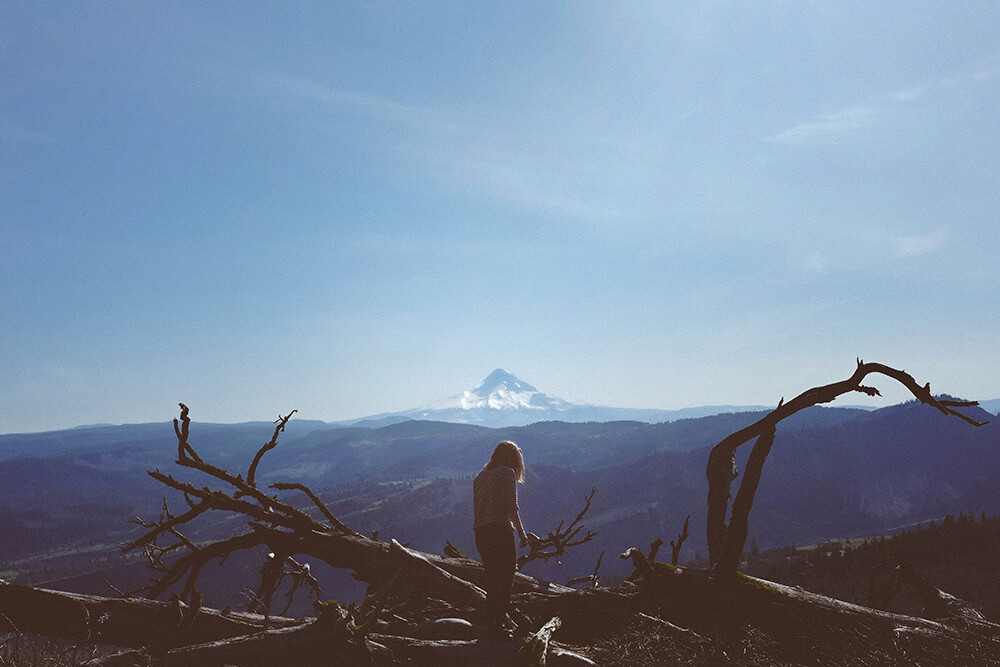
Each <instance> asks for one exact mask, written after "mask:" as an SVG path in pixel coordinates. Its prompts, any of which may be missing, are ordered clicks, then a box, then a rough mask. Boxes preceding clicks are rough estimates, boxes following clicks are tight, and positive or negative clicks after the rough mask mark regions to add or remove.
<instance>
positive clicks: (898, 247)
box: [893, 232, 945, 257]
mask: <svg viewBox="0 0 1000 667" xmlns="http://www.w3.org/2000/svg"><path fill="white" fill-rule="evenodd" d="M944 244H945V235H944V233H943V232H937V233H933V234H922V235H921V234H916V235H910V236H900V237H898V238H896V239H894V241H893V249H894V250H895V252H896V255H897V256H898V257H918V256H920V255H928V254H930V253H933V252H935V251H937V250H940V249H941V248H942V247H943V246H944Z"/></svg>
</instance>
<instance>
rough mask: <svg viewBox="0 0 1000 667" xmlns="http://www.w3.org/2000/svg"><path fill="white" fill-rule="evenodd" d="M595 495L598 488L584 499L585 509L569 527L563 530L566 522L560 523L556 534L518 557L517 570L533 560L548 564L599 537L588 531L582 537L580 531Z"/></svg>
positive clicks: (540, 541)
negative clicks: (552, 559)
mask: <svg viewBox="0 0 1000 667" xmlns="http://www.w3.org/2000/svg"><path fill="white" fill-rule="evenodd" d="M595 493H597V487H596V486H595V487H592V488H591V489H590V493H588V494H587V496H586V497H585V498H584V499H583V500H584V506H583V509H582V510H580V513H579V514H577V515H576V518H575V519H573V521H572V522H571V523H570V524H569V525H568V526H566V527H565V528H563V524H564V523H565V521H560V522H559V525H558V526H556V529H555V531H554V532H550V533H548V534H547V535H546V536H545V537H544V538H541V539H540V540H539V541H538V542H536V543H534V544H532V545H531V551H530V552H528V554H526V555H521V556H518V558H517V569H518V570H521V568H523V567H524V566H525V565H526V564H528V563H530V562H531V561H533V560H542V561H545V562H548V560H549V559H550V558H558V557H559V556H562V555H563V554H564V553H566V550H567V549H571V548H572V547H576V546H579V545H581V544H585V543H587V542H589V541H591V540H592V539H594V538H595V537H597V533H596V532H594V531H592V530H588V531H587V533H586V534H585V535H583V536H580V531H582V530H583V524H581V523H580V522H581V521H583V517H584V516H586V515H587V512H589V511H590V501H591V500H593V499H594V494H595Z"/></svg>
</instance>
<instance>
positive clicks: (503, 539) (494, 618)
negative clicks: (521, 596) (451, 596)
mask: <svg viewBox="0 0 1000 667" xmlns="http://www.w3.org/2000/svg"><path fill="white" fill-rule="evenodd" d="M476 548H477V549H478V550H479V556H480V557H481V558H482V559H483V567H484V568H485V569H486V609H485V610H484V611H485V612H486V613H485V616H486V624H487V625H490V626H493V627H502V626H503V623H504V621H505V620H506V618H507V607H508V606H509V605H510V588H511V585H512V584H513V583H514V566H515V564H516V562H517V547H516V546H515V544H514V528H513V527H512V526H511V525H510V524H509V523H508V524H503V523H489V524H486V525H485V526H480V527H479V528H476Z"/></svg>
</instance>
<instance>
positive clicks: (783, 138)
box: [771, 106, 877, 144]
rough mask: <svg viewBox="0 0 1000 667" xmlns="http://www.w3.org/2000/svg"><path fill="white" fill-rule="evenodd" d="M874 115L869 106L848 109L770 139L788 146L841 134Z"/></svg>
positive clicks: (799, 125) (800, 125)
mask: <svg viewBox="0 0 1000 667" xmlns="http://www.w3.org/2000/svg"><path fill="white" fill-rule="evenodd" d="M876 114H877V111H876V109H875V108H874V107H871V106H856V107H849V108H847V109H842V110H840V111H835V112H833V113H828V114H822V115H820V116H818V117H817V118H815V119H813V120H810V121H808V122H805V123H800V124H798V125H795V126H793V127H790V128H788V129H787V130H785V131H783V132H779V133H778V134H776V135H775V136H773V137H771V141H773V142H774V143H778V144H790V143H797V142H801V141H807V140H810V139H814V138H816V137H825V136H829V135H834V134H841V133H844V132H847V131H850V130H855V129H857V128H859V127H862V126H863V125H865V124H866V123H868V122H869V121H871V120H872V119H873V118H874V117H875V116H876Z"/></svg>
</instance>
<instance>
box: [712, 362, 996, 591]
mask: <svg viewBox="0 0 1000 667" xmlns="http://www.w3.org/2000/svg"><path fill="white" fill-rule="evenodd" d="M873 373H874V374H880V375H885V376H887V377H890V378H892V379H894V380H896V381H897V382H899V383H900V384H902V385H903V386H904V387H906V388H907V389H908V390H909V391H910V393H911V394H913V396H914V397H915V398H916V399H917V400H919V401H920V402H921V403H924V404H927V405H930V406H932V407H934V408H937V409H938V410H940V411H941V412H942V413H943V414H946V415H951V416H954V417H958V418H959V419H962V420H964V421H966V422H968V423H970V424H972V425H973V426H982V425H983V424H982V423H980V422H977V421H975V420H973V419H971V418H969V417H967V416H965V415H963V414H962V413H960V412H958V411H956V410H955V409H954V408H956V407H969V406H974V405H978V403H977V402H976V401H952V400H943V399H941V400H939V399H937V398H935V397H934V396H933V395H932V394H931V390H930V384H925V385H924V386H922V387H921V386H920V385H919V384H917V381H916V380H914V379H913V377H911V376H910V375H909V374H908V373H906V372H905V371H901V370H897V369H895V368H890V367H889V366H885V365H883V364H878V363H864V362H862V361H861V360H860V359H858V367H857V370H855V372H854V374H853V375H852V376H851V377H849V378H848V379H846V380H843V381H841V382H834V383H833V384H828V385H824V386H822V387H814V388H812V389H809V390H807V391H804V392H803V393H801V394H799V395H798V396H796V397H795V398H793V399H792V400H791V401H789V402H788V403H785V402H784V399H782V401H781V402H779V403H778V407H777V408H775V409H774V410H773V411H771V412H770V413H768V414H767V415H765V416H764V417H763V418H762V419H760V420H759V421H757V422H755V423H753V424H751V425H750V426H747V427H746V428H743V429H741V430H739V431H737V432H735V433H732V434H731V435H729V436H727V437H726V438H725V439H723V440H722V441H721V442H720V443H719V444H717V445H715V447H713V448H712V451H711V453H710V454H709V457H708V466H707V468H706V471H705V474H706V477H707V478H708V515H707V520H706V526H705V530H706V536H707V538H708V558H709V562H710V563H711V564H712V567H713V568H715V570H716V571H718V572H720V573H723V574H725V575H728V576H734V575H735V574H736V568H737V567H738V565H739V559H740V555H741V554H742V553H743V547H744V545H745V544H746V537H747V523H748V515H749V512H750V508H751V507H752V506H753V497H754V494H755V493H756V491H757V484H758V483H759V482H760V474H761V470H762V469H763V465H764V460H765V459H766V458H767V454H768V452H769V451H770V449H771V444H772V443H773V442H774V433H775V429H776V428H777V426H778V423H779V422H781V421H782V420H783V419H785V418H787V417H790V416H792V415H793V414H795V413H796V412H798V411H799V410H804V409H805V408H809V407H812V406H814V405H819V404H820V403H829V402H831V401H833V400H834V399H836V398H837V397H838V396H841V395H843V394H846V393H848V392H852V391H858V392H861V393H864V394H868V395H869V396H878V395H879V392H878V390H877V389H875V388H874V387H866V386H864V385H862V384H861V382H862V381H863V380H864V379H865V378H866V377H867V376H868V375H871V374H873ZM754 438H757V443H756V444H755V446H754V451H753V453H751V458H750V462H748V464H747V471H746V473H747V474H746V475H745V476H744V478H743V481H742V482H741V484H740V490H739V493H738V494H737V497H736V501H734V503H733V508H732V518H731V520H730V522H729V525H728V526H727V525H726V511H727V510H728V508H729V500H730V498H731V492H730V485H731V484H732V482H733V480H734V479H736V476H737V472H736V465H735V461H736V450H737V449H738V448H739V447H740V446H741V445H743V444H744V443H746V442H749V441H750V440H752V439H754Z"/></svg>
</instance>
